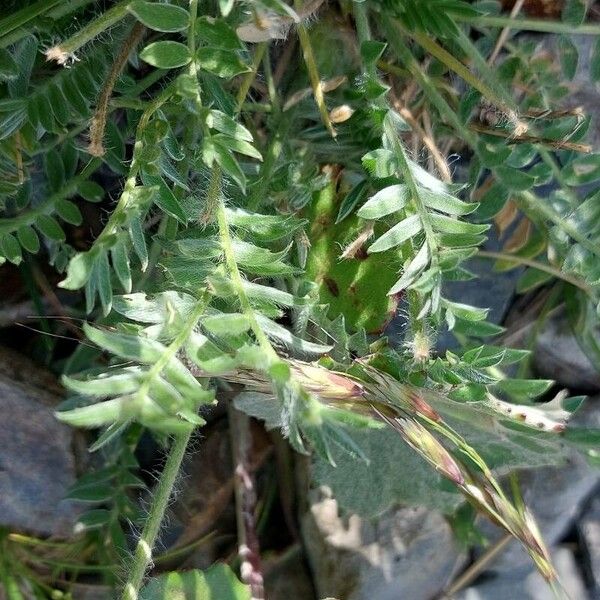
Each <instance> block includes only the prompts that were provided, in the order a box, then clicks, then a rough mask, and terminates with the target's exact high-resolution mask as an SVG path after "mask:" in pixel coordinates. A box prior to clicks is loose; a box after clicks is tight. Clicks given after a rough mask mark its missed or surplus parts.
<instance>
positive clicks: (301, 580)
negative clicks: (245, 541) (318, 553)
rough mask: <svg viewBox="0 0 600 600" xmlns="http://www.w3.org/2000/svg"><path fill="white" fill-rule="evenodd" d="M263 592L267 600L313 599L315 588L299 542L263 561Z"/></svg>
mask: <svg viewBox="0 0 600 600" xmlns="http://www.w3.org/2000/svg"><path fill="white" fill-rule="evenodd" d="M263 571H264V573H265V593H266V597H267V598H268V599H269V600H289V598H294V600H315V590H314V587H313V584H312V581H311V577H310V573H309V572H308V568H307V565H306V560H305V558H304V556H303V554H302V548H301V547H300V545H299V544H296V545H294V546H291V547H290V548H289V549H288V550H286V552H285V553H284V554H283V555H281V556H277V557H269V558H267V560H265V561H263Z"/></svg>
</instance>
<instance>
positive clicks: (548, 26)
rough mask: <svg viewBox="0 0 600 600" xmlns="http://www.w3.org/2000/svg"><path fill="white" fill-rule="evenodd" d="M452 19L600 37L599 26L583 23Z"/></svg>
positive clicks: (470, 22) (478, 23) (493, 18)
mask: <svg viewBox="0 0 600 600" xmlns="http://www.w3.org/2000/svg"><path fill="white" fill-rule="evenodd" d="M452 17H453V19H454V20H456V21H459V22H462V23H468V24H469V25H471V26H473V27H482V28H483V27H506V28H508V29H518V30H520V31H541V32H545V33H566V34H571V35H600V25H598V24H596V23H593V24H592V23H585V24H584V25H571V24H569V23H562V22H560V21H546V20H545V19H544V20H542V19H511V18H510V17H502V16H500V17H493V16H487V15H486V16H480V17H469V16H466V15H458V14H454V15H453V16H452Z"/></svg>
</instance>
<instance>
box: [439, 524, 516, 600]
mask: <svg viewBox="0 0 600 600" xmlns="http://www.w3.org/2000/svg"><path fill="white" fill-rule="evenodd" d="M512 539H514V538H513V536H512V535H510V534H506V535H505V536H504V537H502V538H500V539H499V540H498V541H497V542H496V543H495V544H494V545H493V546H491V547H490V548H489V549H488V550H487V551H486V552H484V553H483V554H482V555H481V556H480V557H479V559H478V560H477V561H475V562H474V563H473V564H472V565H471V566H470V567H469V568H468V569H467V570H466V571H465V572H464V573H462V575H460V576H459V577H458V578H457V579H455V580H454V581H453V582H452V584H451V585H450V587H449V588H448V589H447V590H446V592H445V593H444V594H443V596H442V598H452V596H454V594H456V593H457V592H459V591H460V590H462V589H463V588H464V587H465V586H467V585H469V583H471V582H472V581H473V580H474V579H475V578H476V577H477V576H478V575H479V574H480V573H481V572H482V571H483V570H484V569H485V568H486V567H487V566H488V565H489V564H490V562H492V560H494V559H495V558H496V556H498V555H499V554H500V553H501V552H502V550H504V548H505V547H506V546H507V545H508V543H509V542H510V541H511V540H512Z"/></svg>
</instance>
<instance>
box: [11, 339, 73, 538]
mask: <svg viewBox="0 0 600 600" xmlns="http://www.w3.org/2000/svg"><path fill="white" fill-rule="evenodd" d="M0 364H1V365H2V366H1V367H0V413H1V414H2V415H3V417H2V419H1V420H0V525H1V526H3V527H6V528H9V529H11V530H16V531H25V532H27V533H29V534H33V535H38V536H50V535H52V536H60V537H68V536H69V535H70V534H71V533H72V529H73V526H74V525H75V522H76V520H77V515H78V511H77V509H76V506H75V505H74V503H72V502H70V501H68V500H65V496H66V494H67V492H68V489H69V487H70V486H71V485H72V484H73V483H74V482H75V478H76V471H75V457H74V454H73V444H74V434H73V432H72V430H71V429H70V428H69V427H67V426H66V425H63V424H62V423H59V422H58V421H57V420H56V419H55V418H54V415H53V408H54V407H55V406H56V404H57V403H58V402H59V401H60V397H59V396H57V395H56V394H55V393H54V392H55V390H57V389H58V386H57V384H56V381H55V380H53V379H52V377H51V376H50V375H49V374H47V373H46V372H44V371H43V370H40V369H39V368H38V367H37V366H36V365H34V364H33V363H30V362H29V361H27V360H26V359H24V358H22V357H20V356H18V355H16V354H15V353H13V352H9V351H7V350H4V349H2V350H1V351H0ZM29 382H30V383H29Z"/></svg>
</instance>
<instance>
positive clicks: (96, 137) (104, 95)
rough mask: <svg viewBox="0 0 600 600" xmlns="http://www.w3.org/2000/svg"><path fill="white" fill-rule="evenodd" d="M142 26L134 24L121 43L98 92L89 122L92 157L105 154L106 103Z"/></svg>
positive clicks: (141, 32)
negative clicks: (94, 108)
mask: <svg viewBox="0 0 600 600" xmlns="http://www.w3.org/2000/svg"><path fill="white" fill-rule="evenodd" d="M145 29H146V28H145V27H144V25H142V23H136V24H135V25H134V26H133V28H132V30H131V32H130V33H129V35H128V36H127V37H126V38H125V40H124V41H123V45H122V46H121V50H120V52H119V54H118V55H117V58H116V59H115V62H114V63H113V66H112V67H111V69H110V71H109V73H108V77H107V78H106V81H105V82H104V85H103V86H102V89H101V90H100V95H99V96H98V102H97V103H96V110H95V112H94V115H93V116H92V120H91V121H90V143H89V144H88V152H89V153H90V154H91V155H92V156H103V155H104V153H105V149H104V129H105V127H106V118H107V116H108V103H109V101H110V97H111V96H112V93H113V89H114V87H115V84H116V83H117V80H118V79H119V75H120V74H121V71H122V70H123V68H124V67H125V64H126V63H127V59H128V58H129V55H130V54H131V51H132V50H133V49H134V48H135V47H136V46H137V45H138V43H139V42H140V41H141V39H142V37H143V35H144V31H145Z"/></svg>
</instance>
